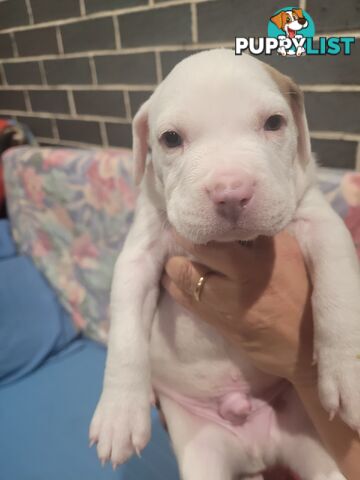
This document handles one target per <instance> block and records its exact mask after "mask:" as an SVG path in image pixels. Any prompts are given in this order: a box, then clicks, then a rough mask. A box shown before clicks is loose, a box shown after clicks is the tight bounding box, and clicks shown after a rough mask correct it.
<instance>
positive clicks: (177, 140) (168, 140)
mask: <svg viewBox="0 0 360 480" xmlns="http://www.w3.org/2000/svg"><path fill="white" fill-rule="evenodd" d="M161 141H162V142H164V144H165V145H166V146H167V147H168V148H176V147H180V145H182V138H181V137H180V135H179V134H178V133H176V132H174V130H168V131H167V132H165V133H163V134H162V135H161Z"/></svg>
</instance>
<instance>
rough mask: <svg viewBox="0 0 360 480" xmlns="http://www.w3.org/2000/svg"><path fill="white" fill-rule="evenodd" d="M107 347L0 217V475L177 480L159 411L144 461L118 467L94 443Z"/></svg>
mask: <svg viewBox="0 0 360 480" xmlns="http://www.w3.org/2000/svg"><path fill="white" fill-rule="evenodd" d="M105 355H106V352H105V349H104V348H103V347H101V346H100V345H98V344H96V343H94V342H91V341H89V340H87V339H85V338H83V337H82V336H81V335H79V334H78V333H77V332H76V331H75V329H74V327H73V325H72V323H71V320H70V318H69V316H68V315H67V313H66V312H65V311H64V309H63V308H62V306H61V305H60V304H59V302H58V301H57V298H56V295H55V294H54V292H53V290H52V289H51V288H50V286H49V285H48V283H47V282H46V280H45V279H44V278H43V277H42V275H41V274H40V273H39V272H38V271H37V270H36V268H35V267H34V265H33V263H32V262H31V260H30V259H29V258H27V257H25V256H23V255H18V254H17V253H16V251H15V247H14V244H13V241H12V238H11V234H10V229H9V224H8V222H7V221H5V220H3V221H0V425H1V435H0V479H1V480H2V479H10V480H79V479H86V480H115V479H118V480H120V479H124V480H160V479H161V480H162V479H164V478H166V479H167V480H177V479H178V473H177V467H176V462H175V459H174V457H173V455H172V453H171V450H170V446H169V442H168V438H167V435H166V433H165V432H164V430H163V429H162V427H161V425H160V423H159V419H158V416H157V413H156V411H155V410H153V412H152V424H153V433H152V439H151V442H150V444H149V445H148V446H147V447H146V449H145V450H144V452H143V455H142V458H141V459H139V458H137V457H134V458H133V459H131V460H130V461H129V462H128V463H127V464H126V465H124V466H122V467H120V468H119V469H118V470H116V471H115V472H113V471H112V469H111V467H110V465H108V466H106V467H105V468H102V467H101V465H100V462H99V461H98V459H97V456H96V451H95V448H92V449H89V447H88V427H89V423H90V419H91V416H92V413H93V411H94V408H95V406H96V403H97V400H98V398H99V395H100V392H101V385H102V377H103V371H104V364H105Z"/></svg>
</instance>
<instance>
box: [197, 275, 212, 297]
mask: <svg viewBox="0 0 360 480" xmlns="http://www.w3.org/2000/svg"><path fill="white" fill-rule="evenodd" d="M209 274H210V272H208V273H204V275H201V277H200V278H199V280H198V282H197V284H196V287H195V290H194V298H195V300H196V301H197V302H200V297H201V294H202V291H203V289H204V286H205V282H206V279H207V277H208V276H209Z"/></svg>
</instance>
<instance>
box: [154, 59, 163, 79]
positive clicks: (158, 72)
mask: <svg viewBox="0 0 360 480" xmlns="http://www.w3.org/2000/svg"><path fill="white" fill-rule="evenodd" d="M155 69H156V80H157V83H160V82H161V81H162V66H161V58H160V52H155Z"/></svg>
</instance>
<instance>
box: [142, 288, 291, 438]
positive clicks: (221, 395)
mask: <svg viewBox="0 0 360 480" xmlns="http://www.w3.org/2000/svg"><path fill="white" fill-rule="evenodd" d="M150 352H151V369H152V381H153V386H154V389H155V391H158V393H161V394H162V395H166V396H168V397H169V398H171V399H172V400H174V401H176V402H177V403H179V404H181V405H182V406H183V407H184V408H185V409H186V410H188V411H189V412H190V413H192V414H194V415H198V416H201V417H203V418H206V419H208V420H209V421H213V422H215V423H217V424H220V425H222V426H223V427H224V428H227V429H228V430H231V431H232V433H234V434H235V435H244V434H246V433H245V431H247V435H246V436H249V437H250V438H251V437H253V436H254V435H256V436H260V437H263V436H264V433H265V430H267V431H270V429H271V425H272V424H273V422H274V415H275V412H274V409H273V407H272V404H271V403H272V400H273V399H275V398H277V397H279V396H281V395H282V393H283V391H284V387H285V388H287V385H285V386H284V383H283V382H281V381H279V380H278V379H277V378H275V377H271V376H269V375H265V374H263V373H261V372H260V371H259V370H257V369H255V368H254V367H253V366H251V365H250V364H249V362H248V361H247V360H246V359H245V358H244V357H243V356H242V355H241V353H240V352H239V351H238V349H236V348H234V347H233V346H231V345H229V343H228V342H227V341H226V340H224V339H223V338H222V337H221V336H220V335H218V334H217V333H216V331H215V330H214V329H213V328H212V327H211V326H209V325H207V324H206V323H205V322H203V321H201V320H199V319H197V318H196V317H194V316H192V315H191V314H190V313H189V312H188V311H186V310H185V309H183V308H182V307H181V306H179V305H177V304H175V302H174V301H173V300H172V299H171V298H170V297H169V295H168V294H166V293H164V294H163V296H162V297H161V299H160V302H159V307H158V311H157V313H156V315H155V318H154V322H153V329H152V334H151V342H150Z"/></svg>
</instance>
